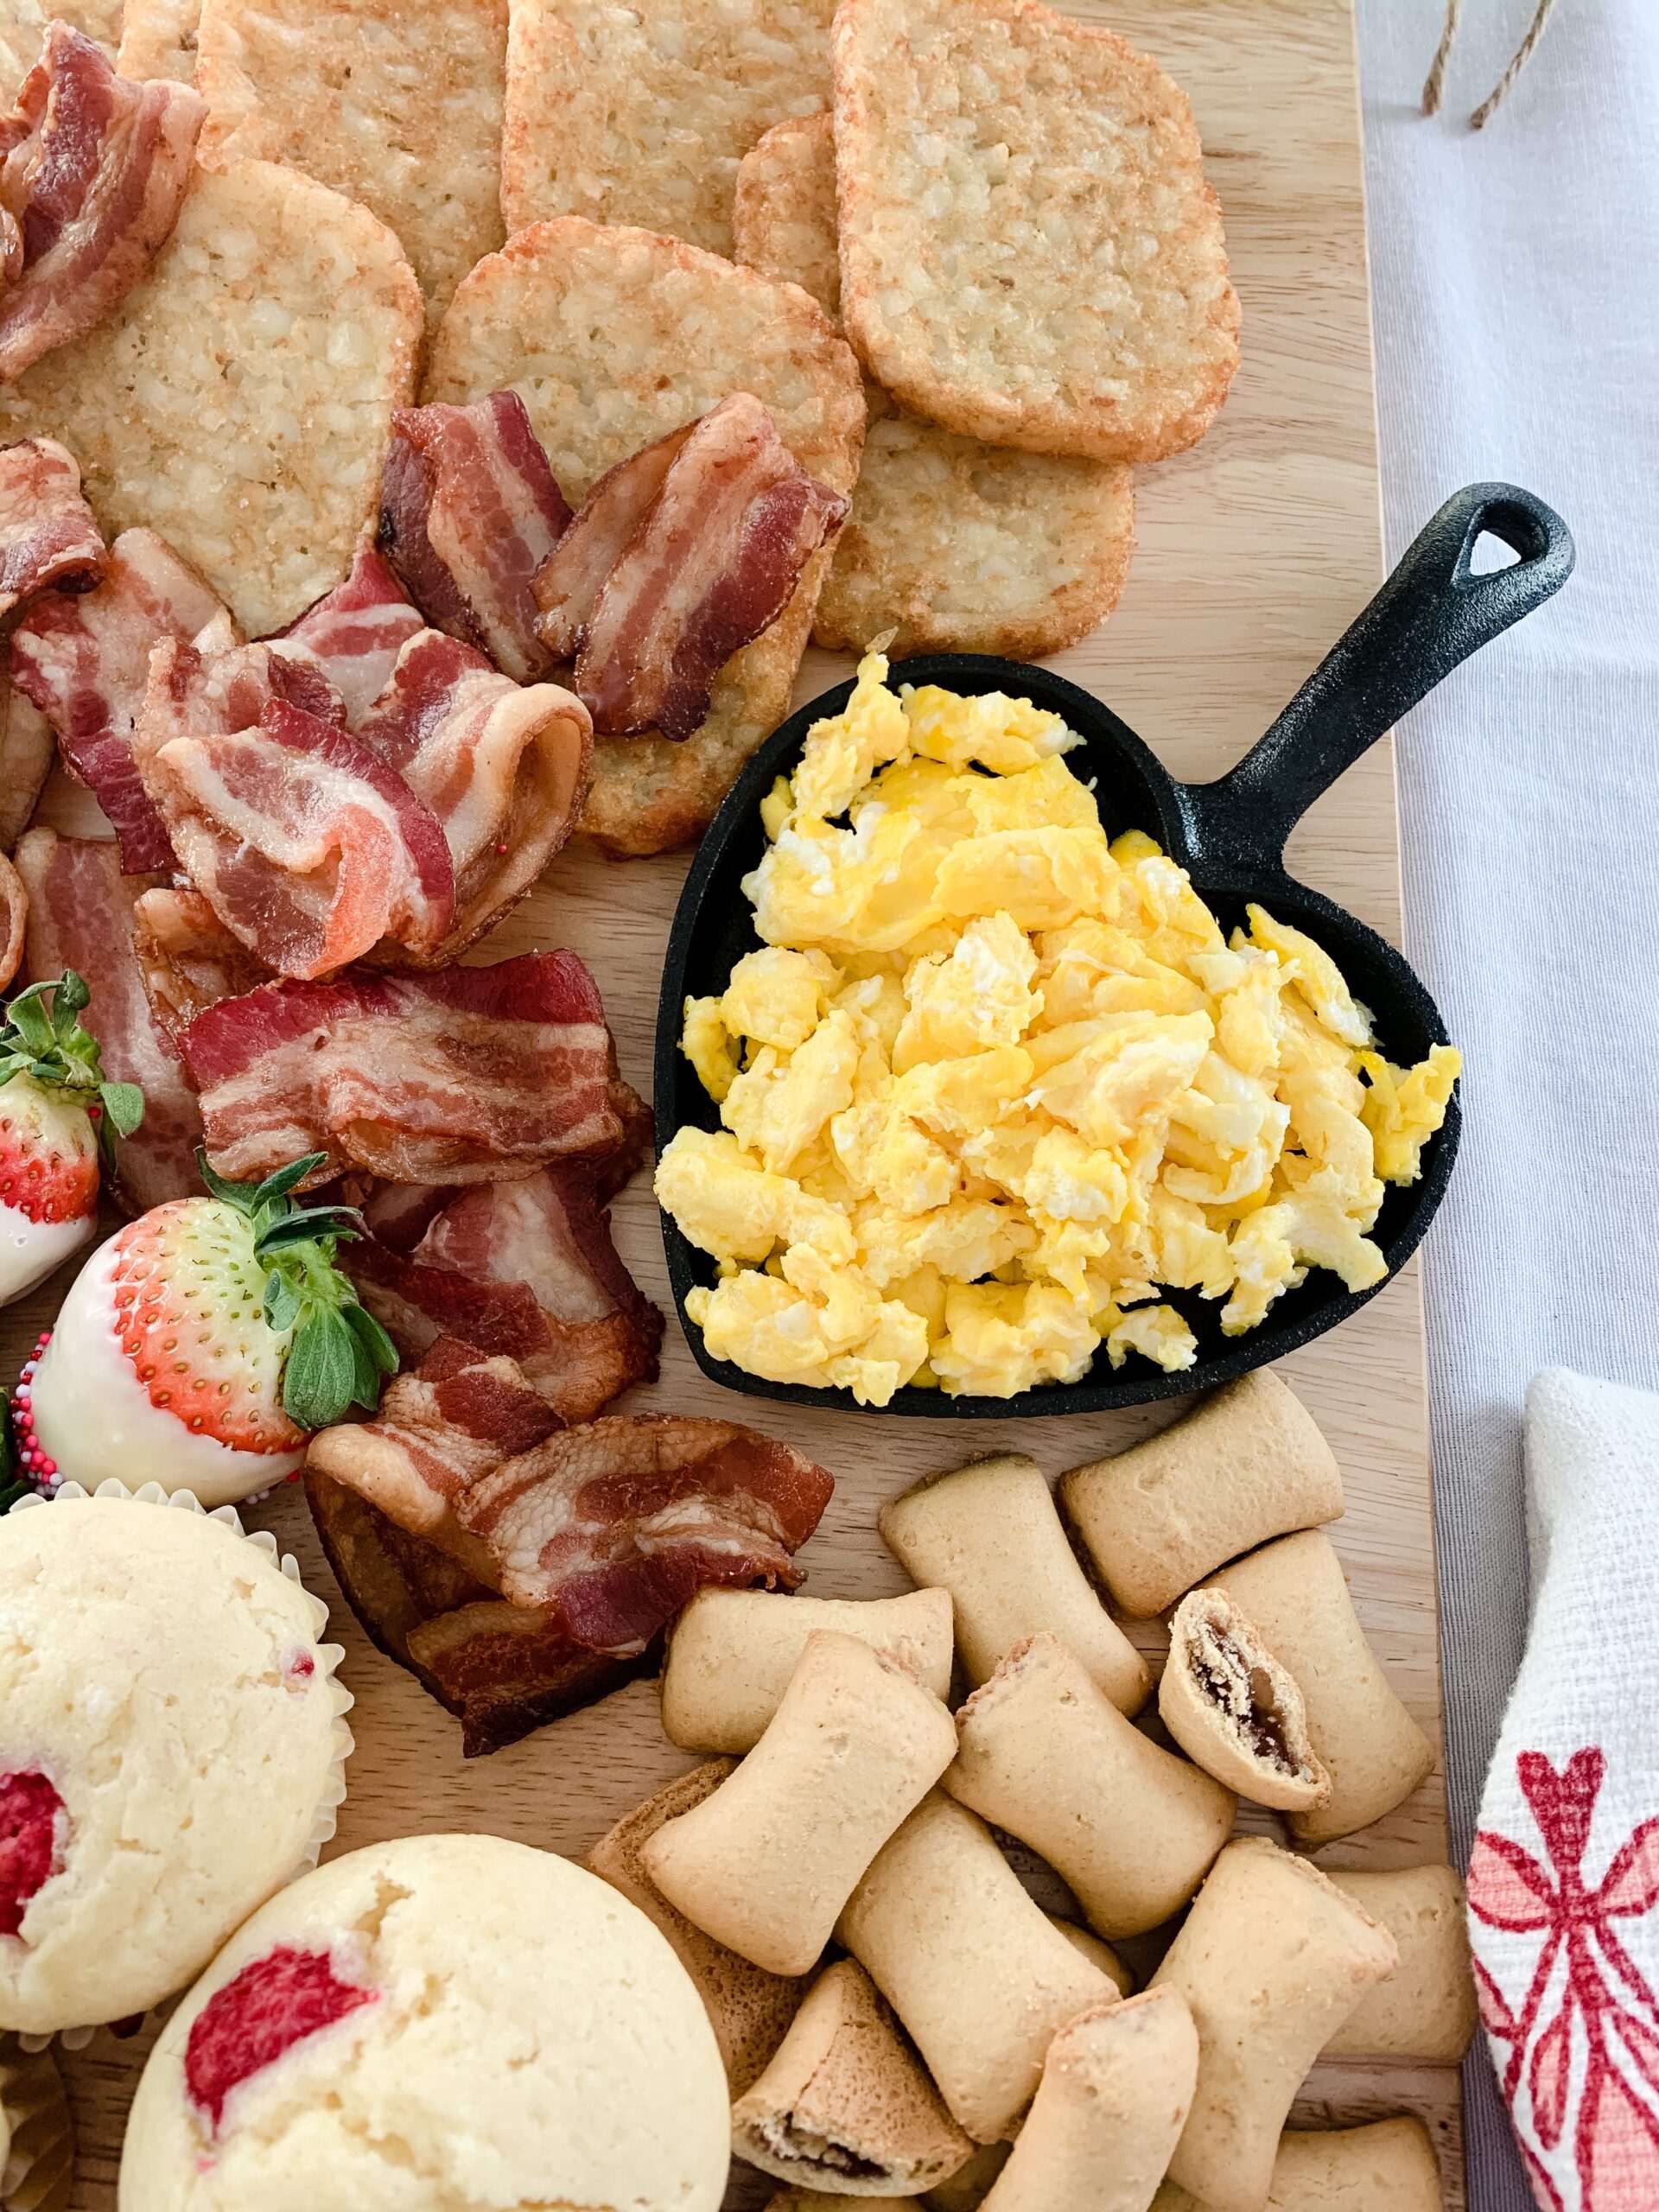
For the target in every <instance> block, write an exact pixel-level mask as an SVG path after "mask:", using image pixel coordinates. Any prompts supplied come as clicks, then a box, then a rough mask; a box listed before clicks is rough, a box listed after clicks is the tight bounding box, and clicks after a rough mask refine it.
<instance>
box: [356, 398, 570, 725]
mask: <svg viewBox="0 0 1659 2212" xmlns="http://www.w3.org/2000/svg"><path fill="white" fill-rule="evenodd" d="M569 520H570V510H569V507H568V506H567V505H566V504H565V500H564V495H563V493H562V492H561V491H560V489H559V487H558V486H557V485H556V483H555V482H554V481H553V472H552V470H551V469H550V467H548V465H547V455H546V454H544V453H543V450H542V445H541V441H540V440H539V439H538V438H537V435H536V433H535V431H534V430H533V429H531V422H530V416H529V413H528V411H527V410H526V409H525V406H524V401H523V400H522V399H520V398H519V397H518V393H517V392H516V391H493V392H491V393H490V394H489V396H488V397H486V398H484V399H479V400H474V403H473V404H472V405H471V406H470V407H448V406H445V405H443V404H442V403H434V404H432V405H430V406H427V407H400V408H398V409H397V410H395V411H394V413H393V415H392V418H391V451H390V452H389V453H388V454H387V455H386V466H385V474H384V475H383V476H382V478H381V483H380V543H381V545H382V547H383V549H384V550H385V555H386V557H387V559H388V560H389V561H390V562H391V565H392V567H393V568H394V569H397V573H398V575H400V576H401V577H402V578H403V580H404V584H405V585H406V586H407V588H408V590H409V594H410V598H411V599H412V600H413V601H415V603H416V606H417V607H420V609H421V610H422V612H423V613H424V615H425V616H426V619H427V620H428V621H429V622H430V623H432V624H434V625H435V626H436V627H437V628H438V629H440V630H447V631H448V633H449V635H450V636H451V637H452V638H460V639H462V640H463V641H464V642H465V643H466V644H467V645H476V646H477V647H479V649H480V651H481V652H486V653H488V655H489V656H490V658H491V659H492V660H493V662H494V663H495V664H496V666H497V667H498V668H499V669H500V670H502V671H504V673H505V674H506V675H508V676H511V677H512V678H513V679H514V680H515V682H518V683H528V682H529V681H530V679H531V677H537V676H542V675H544V674H545V673H546V671H547V670H548V669H549V668H550V666H551V665H552V656H551V655H550V652H548V649H547V647H546V646H545V645H543V643H542V640H541V639H539V638H538V637H537V634H536V613H537V608H536V598H535V594H534V592H533V591H532V589H531V585H532V583H533V582H534V580H535V576H536V572H537V569H539V568H540V567H541V565H542V563H543V561H545V560H546V558H547V556H548V555H549V554H550V552H551V551H552V550H553V548H554V547H555V545H556V544H557V543H558V541H559V538H560V537H561V536H562V535H563V531H564V530H565V529H566V527H567V525H568V524H569Z"/></svg>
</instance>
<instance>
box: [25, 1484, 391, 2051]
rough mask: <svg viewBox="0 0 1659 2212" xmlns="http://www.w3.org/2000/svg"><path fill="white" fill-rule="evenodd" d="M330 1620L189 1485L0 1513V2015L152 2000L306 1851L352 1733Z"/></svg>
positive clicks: (116, 2007)
mask: <svg viewBox="0 0 1659 2212" xmlns="http://www.w3.org/2000/svg"><path fill="white" fill-rule="evenodd" d="M326 1618H327V1615H326V1613H325V1611H324V1609H323V1607H322V1606H321V1605H320V1604H319V1603H318V1602H317V1600H316V1599H315V1598H311V1597H309V1596H308V1595H307V1593H306V1592H304V1591H303V1590H302V1589H301V1588H300V1586H299V1585H298V1584H297V1583H296V1582H295V1581H292V1580H289V1577H288V1576H287V1575H286V1574H284V1573H283V1572H282V1570H281V1568H280V1567H278V1566H277V1562H276V1560H275V1559H274V1558H273V1557H272V1556H271V1555H270V1553H269V1552H268V1551H267V1550H266V1549H264V1548H262V1547H261V1545H260V1544H259V1543H257V1542H256V1541H252V1540H251V1539H250V1538H247V1537H245V1536H244V1535H241V1534H240V1533H239V1531H238V1529H237V1528H236V1527H235V1526H234V1525H232V1524H231V1523H229V1522H226V1521H220V1520H213V1519H209V1518H208V1517H207V1516H206V1515H204V1514H201V1513H200V1512H198V1511H194V1510H187V1509H186V1508H185V1507H183V1506H180V1505H175V1506H169V1505H168V1504H166V1503H147V1502H145V1501H144V1500H143V1499H136V1498H128V1497H113V1496H105V1497H61V1498H60V1499H58V1500H57V1501H55V1502H54V1503H52V1504H50V1505H40V1506H35V1507H32V1508H29V1509H27V1510H20V1511H16V1512H13V1513H10V1514H8V1515H7V1516H5V1517H4V1518H3V1520H0V2029H7V2028H10V2029H16V2030H20V2031H22V2032H23V2033H25V2034H31V2035H49V2034H52V2033H54V2032H55V2031H58V2030H60V2029H64V2028H73V2027H83V2026H91V2025H94V2024H98V2023H99V2022H101V2021H108V2020H122V2019H125V2018H130V2016H131V2015H133V2014H135V2013H142V2012H145V2011H147V2010H148V2009H149V2006H151V2005H156V2004H159V2003H160V2002H161V2000H162V1999H163V1998H165V1997H170V1996H171V1995H173V1993H175V1991H177V1990H180V1989H182V1988H184V1987H185V1986H187V1985H188V1983H189V1982H190V1981H191V1980H193V1979H194V1976H195V1975H196V1974H200V1971H201V1969H202V1967H204V1966H205V1965H206V1964H207V1961H208V1960H209V1959H211V1958H212V1957H213V1954H214V1952H215V1951H216V1950H218V1948H219V1945H220V1944H221V1943H223V1942H224V1941H225V1939H226V1936H229V1935H230V1933H231V1931H232V1929H234V1928H236V1927H238V1926H239V1925H240V1923H242V1922H243V1921H244V1920H245V1919H246V1917H247V1916H248V1915H249V1913H250V1912H251V1911H252V1910H254V1909H255V1907H256V1906H257V1905H260V1904H264V1901H265V1899H266V1898H267V1897H270V1894H271V1892H272V1891H274V1890H276V1889H277V1888H278V1887H280V1885H282V1884H283V1882H285V1881H287V1880H288V1879H289V1877H290V1876H291V1875H292V1874H294V1873H295V1872H296V1871H297V1870H298V1869H299V1867H300V1866H302V1864H303V1863H305V1861H306V1860H307V1859H308V1856H312V1857H314V1856H315V1849H316V1847H317V1845H318V1844H319V1843H320V1841H321V1838H322V1836H323V1835H324V1834H327V1833H332V1830H333V1813H332V1808H333V1807H334V1805H335V1804H337V1803H338V1802H339V1800H340V1797H341V1796H343V1795H344V1787H343V1783H342V1779H341V1764H342V1761H343V1759H344V1758H345V1755H346V1751H349V1749H350V1747H351V1738H350V1736H349V1734H348V1733H347V1732H346V1729H345V1727H344V1726H343V1725H342V1723H341V1720H340V1715H341V1713H343V1712H344V1710H345V1709H346V1706H347V1705H349V1703H350V1700H349V1699H348V1698H347V1697H346V1694H345V1693H344V1692H343V1691H342V1690H340V1688H338V1687H337V1685H336V1684H335V1682H334V1661H335V1659H336V1658H337V1657H338V1656H339V1654H338V1650H337V1649H336V1648H335V1647H334V1646H333V1645H325V1644H322V1643H319V1641H318V1638H319V1637H320V1636H321V1631H322V1627H323V1624H324V1621H325V1620H326Z"/></svg>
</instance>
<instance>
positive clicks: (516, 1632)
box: [305, 1470, 653, 1758]
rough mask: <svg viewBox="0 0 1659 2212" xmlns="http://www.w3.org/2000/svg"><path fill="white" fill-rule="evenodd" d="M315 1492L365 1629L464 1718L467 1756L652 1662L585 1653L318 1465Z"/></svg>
mask: <svg viewBox="0 0 1659 2212" xmlns="http://www.w3.org/2000/svg"><path fill="white" fill-rule="evenodd" d="M305 1494H306V1498H307V1501H308V1503H309V1505H310V1508H311V1513H312V1517H313V1519H314V1520H315V1522H316V1526H317V1533H318V1535H319V1536H320V1537H321V1540H322V1548H323V1550H324V1552H325V1553H326V1554H327V1558H328V1563H329V1565H330V1566H331V1567H333V1569H334V1574H335V1577H336V1579H337V1580H338V1581H339V1583H340V1588H341V1589H342V1590H343V1591H344V1592H345V1593H346V1599H347V1601H348V1602H349V1604H350V1605H351V1608H352V1611H353V1612H354V1613H355V1614H356V1615H357V1618H358V1619H359V1622H360V1623H361V1624H362V1626H363V1628H364V1630H365V1633H366V1634H367V1635H368V1637H370V1639H371V1640H372V1642H373V1643H375V1644H376V1645H377V1646H378V1649H380V1650H382V1651H384V1652H385V1654H386V1656H387V1657H388V1658H390V1659H395V1660H396V1661H397V1663H398V1664H399V1665H400V1666H404V1667H407V1668H409V1669H410V1670H411V1672H413V1673H414V1674H416V1675H418V1677H419V1678H420V1680H421V1681H422V1682H423V1684H424V1685H425V1687H426V1688H427V1689H428V1690H429V1692H430V1693H431V1694H432V1695H433V1696H434V1697H435V1698H436V1699H437V1700H439V1702H440V1703H441V1704H442V1705H443V1706H445V1707H447V1708H448V1710H449V1711H450V1712H451V1713H454V1714H455V1715H456V1716H457V1717H458V1719H460V1720H461V1731H462V1732H461V1748H462V1751H464V1753H465V1755H466V1757H467V1758H479V1757H480V1756H482V1755H484V1754H486V1753H488V1752H490V1751H499V1750H501V1749H502V1747H503V1746H504V1745H507V1744H514V1743H517V1742H518V1739H519V1738H520V1737H523V1736H526V1735H528V1734H529V1733H530V1732H531V1729H533V1728H539V1727H541V1726H543V1724H544V1723H546V1722H547V1721H550V1720H556V1719H560V1718H561V1717H562V1716H563V1714H565V1713H573V1712H575V1710H576V1708H577V1707H580V1706H584V1705H590V1704H592V1703H593V1701H594V1699H595V1698H599V1697H603V1696H604V1695H606V1694H607V1692H609V1691H611V1690H613V1689H617V1688H620V1686H621V1685H622V1683H624V1682H625V1681H628V1680H630V1679H631V1678H632V1676H633V1675H639V1674H642V1673H644V1672H645V1670H646V1669H648V1668H649V1667H650V1666H651V1665H652V1663H653V1660H652V1655H651V1654H649V1653H645V1654H642V1655H640V1656H636V1657H632V1658H628V1659H617V1658H613V1657H610V1656H605V1655H602V1654H601V1653H598V1652H593V1651H585V1650H583V1649H582V1646H581V1645H580V1644H576V1643H572V1642H571V1641H570V1639H569V1637H567V1636H565V1635H564V1633H563V1630H561V1629H559V1628H558V1627H557V1626H556V1624H554V1623H553V1622H552V1621H551V1619H550V1617H549V1616H548V1615H547V1614H545V1613H541V1612H537V1611H531V1610H530V1609H529V1608H527V1607H525V1606H524V1605H508V1604H507V1603H506V1601H505V1599H501V1598H498V1597H497V1596H496V1595H495V1594H494V1592H493V1591H490V1590H488V1589H486V1587H484V1586H482V1585H481V1584H479V1583H477V1582H475V1581H474V1580H473V1579H472V1578H471V1577H470V1576H469V1575H468V1574H467V1571H466V1569H465V1568H464V1567H461V1566H460V1565H459V1564H458V1563H457V1562H456V1561H455V1560H453V1559H452V1558H451V1557H450V1556H449V1554H448V1553H447V1552H442V1551H440V1550H438V1549H437V1548H436V1547H435V1545H432V1544H429V1543H425V1542H423V1541H422V1540H421V1538H420V1537H418V1536H411V1535H410V1534H409V1533H408V1532H407V1530H405V1529H400V1528H398V1527H397V1523H396V1522H392V1521H389V1520H388V1519H387V1518H386V1516H385V1514H383V1513H379V1512H377V1511H376V1510H375V1508H374V1507H373V1506H372V1505H371V1504H369V1503H368V1502H367V1500H366V1499H365V1498H362V1497H359V1495H358V1493H357V1492H356V1491H353V1490H348V1489H347V1488H346V1485H345V1484H343V1483H337V1482H334V1481H331V1480H330V1478H328V1477H327V1475H323V1474H321V1473H319V1472H317V1471H315V1470H312V1471H308V1473H307V1475H306V1478H305Z"/></svg>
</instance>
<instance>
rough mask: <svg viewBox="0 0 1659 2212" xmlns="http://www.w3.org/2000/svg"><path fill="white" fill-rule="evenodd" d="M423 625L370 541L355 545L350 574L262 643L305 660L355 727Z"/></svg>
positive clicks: (386, 682)
mask: <svg viewBox="0 0 1659 2212" xmlns="http://www.w3.org/2000/svg"><path fill="white" fill-rule="evenodd" d="M425 627H426V624H425V623H424V621H423V620H422V618H421V615H420V613H419V611H418V610H417V609H416V608H415V607H411V606H410V603H409V601H408V600H406V599H405V598H404V592H403V587H402V586H401V585H400V584H399V582H397V577H396V576H394V575H392V573H391V569H389V568H388V567H387V566H386V564H385V562H384V561H383V560H382V559H381V558H380V556H379V555H378V553H377V552H376V551H375V550H374V548H373V546H372V545H371V544H369V543H366V541H365V543H363V544H361V545H359V547H358V549H357V557H356V559H355V560H354V561H353V563H352V573H351V574H350V575H349V576H347V577H346V581H345V582H344V583H340V584H336V585H335V586H334V589H333V591H331V592H327V593H326V594H324V595H323V597H322V598H321V599H320V600H318V601H316V602H315V604H314V605H313V606H310V607H307V608H306V610H305V612H304V613H303V614H302V615H300V616H299V617H298V618H297V619H296V620H295V621H292V622H290V623H289V626H288V627H287V629H285V630H278V631H277V632H276V633H275V635H274V636H272V637H270V638H268V639H265V641H264V642H265V643H266V644H267V645H271V646H274V647H275V649H276V650H277V652H279V653H281V654H282V655H283V658H284V659H287V660H302V661H308V662H309V664H311V666H312V667H314V668H316V669H320V670H321V672H322V674H323V675H324V676H326V677H327V679H328V681H329V683H331V684H332V685H333V686H334V690H336V691H337V692H338V693H339V694H340V701H341V702H342V704H343V705H344V707H345V709H346V726H347V728H351V729H355V728H357V726H358V724H359V722H360V721H362V719H363V717H364V715H366V714H367V712H368V711H369V709H370V708H371V707H372V705H373V704H374V702H375V701H376V700H377V699H378V697H379V696H380V694H381V692H382V691H384V690H385V687H386V685H387V684H388V683H390V682H391V672H392V671H393V669H394V668H396V667H397V656H398V654H399V653H400V652H402V651H403V649H404V646H405V645H407V644H408V643H409V641H410V639H411V638H413V637H415V636H416V635H417V634H418V633H419V632H421V631H423V629H424V628H425Z"/></svg>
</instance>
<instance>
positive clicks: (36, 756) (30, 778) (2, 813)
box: [0, 673, 58, 853]
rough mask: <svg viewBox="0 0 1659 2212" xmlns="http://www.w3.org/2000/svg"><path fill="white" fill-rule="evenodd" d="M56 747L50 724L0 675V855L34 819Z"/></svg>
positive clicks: (8, 675) (33, 703)
mask: <svg viewBox="0 0 1659 2212" xmlns="http://www.w3.org/2000/svg"><path fill="white" fill-rule="evenodd" d="M57 753H58V748H57V745H56V742H55V741H54V738H53V735H52V725H51V724H50V723H49V722H48V721H47V719H46V716H45V715H43V714H42V713H41V710H40V709H39V708H38V707H37V706H36V705H35V702H34V701H33V700H32V699H29V698H26V697H25V696H24V695H23V694H22V692H21V691H20V690H18V689H17V687H16V684H15V683H13V682H12V681H11V678H10V673H7V674H6V675H4V676H0V852H7V853H9V852H10V851H11V850H12V849H13V847H14V846H15V845H16V842H17V840H18V839H19V838H20V837H21V836H22V834H23V832H24V830H25V829H28V827H29V823H30V822H31V821H32V820H33V818H34V814H35V805H36V804H37V803H38V801H39V799H40V796H41V791H42V790H43V789H44V788H45V785H46V779H47V778H48V776H49V775H50V774H51V772H52V763H53V762H54V760H56V758H57Z"/></svg>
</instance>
